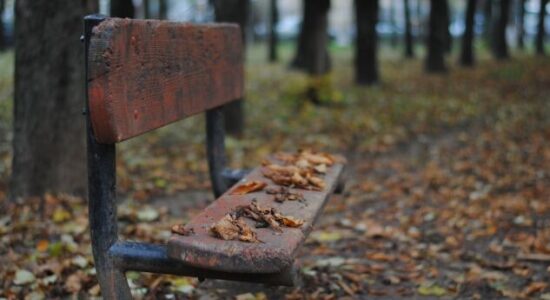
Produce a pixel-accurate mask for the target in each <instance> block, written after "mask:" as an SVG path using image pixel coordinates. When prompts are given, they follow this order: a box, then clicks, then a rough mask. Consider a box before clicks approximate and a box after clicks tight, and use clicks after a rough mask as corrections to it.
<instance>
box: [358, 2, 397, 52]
mask: <svg viewBox="0 0 550 300" xmlns="http://www.w3.org/2000/svg"><path fill="white" fill-rule="evenodd" d="M363 1H364V0H363ZM374 1H375V0H370V1H367V2H374ZM371 5H372V4H371ZM389 5H390V7H389V12H390V15H389V20H388V23H389V24H390V28H391V35H390V45H391V46H392V48H396V47H397V44H398V42H399V41H398V37H397V35H398V33H397V22H395V2H394V1H393V0H391V1H389Z"/></svg>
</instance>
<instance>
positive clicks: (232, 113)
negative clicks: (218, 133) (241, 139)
mask: <svg viewBox="0 0 550 300" xmlns="http://www.w3.org/2000/svg"><path fill="white" fill-rule="evenodd" d="M213 5H214V12H215V15H216V22H231V23H237V24H239V26H241V33H242V38H243V43H245V44H246V28H247V26H248V15H249V9H250V1H249V0H214V1H213ZM224 112H225V128H226V130H227V133H228V134H231V135H233V136H242V134H243V133H244V124H245V114H244V107H243V101H242V99H241V100H239V101H234V102H231V103H229V104H227V105H226V106H225V108H224Z"/></svg>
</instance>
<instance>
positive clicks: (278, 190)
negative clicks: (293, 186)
mask: <svg viewBox="0 0 550 300" xmlns="http://www.w3.org/2000/svg"><path fill="white" fill-rule="evenodd" d="M265 192H266V193H268V194H270V195H274V196H275V198H274V200H275V201H277V202H285V201H304V200H305V198H304V195H303V194H302V193H298V192H292V191H291V190H290V189H289V188H287V187H284V186H280V187H271V188H267V189H266V190H265Z"/></svg>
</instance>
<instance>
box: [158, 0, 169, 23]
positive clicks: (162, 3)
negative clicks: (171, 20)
mask: <svg viewBox="0 0 550 300" xmlns="http://www.w3.org/2000/svg"><path fill="white" fill-rule="evenodd" d="M159 19H160V20H166V19H168V2H167V1H166V0H159Z"/></svg>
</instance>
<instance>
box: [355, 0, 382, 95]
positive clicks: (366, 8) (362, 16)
mask: <svg viewBox="0 0 550 300" xmlns="http://www.w3.org/2000/svg"><path fill="white" fill-rule="evenodd" d="M355 22H356V24H357V26H356V27H357V34H356V45H355V82H356V83H358V84H365V85H370V84H374V83H376V82H378V80H379V75H378V59H377V48H378V36H377V34H376V23H377V22H378V0H372V1H363V0H356V1H355Z"/></svg>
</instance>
